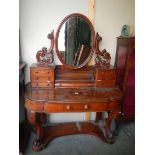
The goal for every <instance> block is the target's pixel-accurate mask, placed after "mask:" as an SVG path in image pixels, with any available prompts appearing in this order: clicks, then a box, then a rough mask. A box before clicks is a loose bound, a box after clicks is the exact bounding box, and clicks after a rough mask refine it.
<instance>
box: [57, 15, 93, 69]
mask: <svg viewBox="0 0 155 155" xmlns="http://www.w3.org/2000/svg"><path fill="white" fill-rule="evenodd" d="M75 16H79V17H81V18H82V19H84V20H85V21H86V22H87V23H88V25H89V26H90V29H91V35H92V36H91V39H92V49H91V52H90V54H89V56H88V58H87V59H86V60H85V61H84V63H82V64H80V65H79V66H72V65H68V64H66V63H65V62H64V61H63V59H62V57H61V54H60V51H59V48H58V38H59V33H60V30H61V27H62V26H63V24H64V23H65V22H66V21H67V20H68V19H69V18H71V17H75ZM94 44H95V30H94V27H93V25H92V23H91V22H90V20H89V19H88V18H87V17H86V16H84V15H83V14H80V13H72V14H70V15H68V16H66V17H65V18H64V19H63V20H62V22H61V23H60V25H59V27H58V29H57V32H56V38H55V49H56V53H57V56H58V58H59V60H60V61H61V63H62V64H63V65H64V66H66V67H68V68H70V69H79V68H82V67H83V66H85V65H86V64H87V63H88V62H89V61H90V60H91V58H92V55H93V53H94Z"/></svg>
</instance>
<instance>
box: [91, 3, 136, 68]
mask: <svg viewBox="0 0 155 155" xmlns="http://www.w3.org/2000/svg"><path fill="white" fill-rule="evenodd" d="M94 21H95V23H94V27H95V30H96V31H97V32H99V35H100V36H101V37H102V42H101V44H100V49H103V48H105V49H107V51H108V52H109V53H110V54H111V57H112V59H111V64H112V65H113V64H114V61H115V53H116V37H118V36H120V35H121V28H122V26H123V25H125V24H126V25H131V26H134V25H135V0H96V1H95V20H94Z"/></svg>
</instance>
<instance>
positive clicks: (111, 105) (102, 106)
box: [25, 100, 119, 113]
mask: <svg viewBox="0 0 155 155" xmlns="http://www.w3.org/2000/svg"><path fill="white" fill-rule="evenodd" d="M25 106H26V108H27V109H29V110H30V109H31V111H38V112H39V111H43V112H45V113H51V112H55V113H57V112H89V111H93V112H101V111H105V110H112V109H115V108H117V107H119V101H111V102H108V103H107V102H106V103H102V102H94V103H50V102H46V103H45V102H36V101H31V100H26V105H25Z"/></svg>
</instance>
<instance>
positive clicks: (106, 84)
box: [96, 80, 116, 87]
mask: <svg viewBox="0 0 155 155" xmlns="http://www.w3.org/2000/svg"><path fill="white" fill-rule="evenodd" d="M115 84H116V80H111V81H103V80H97V81H96V87H114V86H115Z"/></svg>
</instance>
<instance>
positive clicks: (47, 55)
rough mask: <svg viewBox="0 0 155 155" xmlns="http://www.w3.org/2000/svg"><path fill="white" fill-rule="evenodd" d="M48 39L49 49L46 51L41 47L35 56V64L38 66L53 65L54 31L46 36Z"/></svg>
mask: <svg viewBox="0 0 155 155" xmlns="http://www.w3.org/2000/svg"><path fill="white" fill-rule="evenodd" d="M47 37H48V39H50V40H51V45H50V48H49V49H47V48H46V47H43V48H42V49H41V50H39V51H38V52H37V54H36V59H37V63H38V64H40V65H53V66H54V55H53V48H54V30H53V31H52V32H51V33H50V34H48V36H47Z"/></svg>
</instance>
